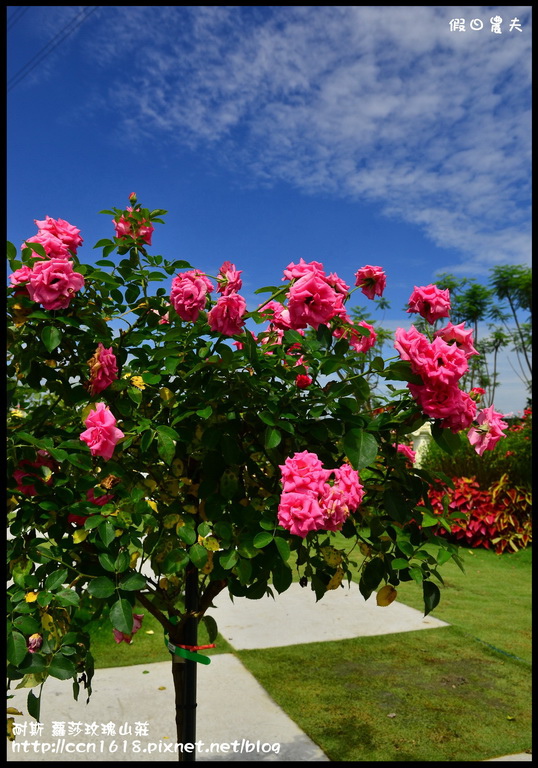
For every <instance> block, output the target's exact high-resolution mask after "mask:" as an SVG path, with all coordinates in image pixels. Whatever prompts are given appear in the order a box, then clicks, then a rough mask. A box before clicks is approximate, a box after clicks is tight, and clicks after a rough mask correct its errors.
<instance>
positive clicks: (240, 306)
mask: <svg viewBox="0 0 538 768" xmlns="http://www.w3.org/2000/svg"><path fill="white" fill-rule="evenodd" d="M246 311H247V303H246V301H245V299H244V298H243V297H242V296H240V295H239V294H238V293H230V294H229V295H228V296H221V297H220V299H219V300H218V301H217V303H216V304H215V306H214V307H213V309H212V310H211V311H210V312H209V313H208V315H207V322H208V323H209V327H210V328H211V330H212V331H217V332H218V333H222V334H223V335H224V336H235V335H236V334H237V333H241V330H242V329H243V326H244V324H245V321H244V320H243V315H244V314H245V312H246Z"/></svg>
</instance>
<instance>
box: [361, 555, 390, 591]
mask: <svg viewBox="0 0 538 768" xmlns="http://www.w3.org/2000/svg"><path fill="white" fill-rule="evenodd" d="M385 570H386V569H385V563H384V562H383V560H382V559H381V558H380V557H374V559H373V560H370V562H369V563H366V567H365V568H364V570H363V572H362V576H361V580H360V582H359V589H360V591H361V594H362V595H363V597H365V595H364V592H363V589H364V590H367V591H368V597H369V596H370V595H371V593H372V592H373V591H374V589H377V587H378V586H379V584H380V582H381V579H382V578H383V577H384V576H385ZM365 599H368V598H366V597H365Z"/></svg>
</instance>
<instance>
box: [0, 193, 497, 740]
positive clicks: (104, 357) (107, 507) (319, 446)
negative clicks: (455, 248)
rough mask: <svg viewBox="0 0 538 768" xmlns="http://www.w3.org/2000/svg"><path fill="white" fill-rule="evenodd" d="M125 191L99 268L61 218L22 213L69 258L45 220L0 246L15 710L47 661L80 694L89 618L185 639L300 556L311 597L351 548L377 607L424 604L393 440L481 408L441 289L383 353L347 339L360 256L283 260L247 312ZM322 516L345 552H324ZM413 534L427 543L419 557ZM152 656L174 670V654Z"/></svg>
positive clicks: (427, 528) (234, 286)
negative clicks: (412, 588)
mask: <svg viewBox="0 0 538 768" xmlns="http://www.w3.org/2000/svg"><path fill="white" fill-rule="evenodd" d="M129 203H130V205H129V206H128V207H127V208H126V209H124V210H121V209H113V210H109V211H104V212H103V213H105V214H106V215H108V216H112V217H113V222H114V230H115V235H116V236H115V237H112V238H106V239H103V240H100V241H99V242H98V243H97V245H96V246H95V247H96V248H101V249H102V257H101V258H99V259H97V261H96V262H95V264H90V263H88V262H83V261H81V259H80V257H79V254H78V252H77V248H78V247H79V245H80V244H81V242H82V241H81V239H80V237H79V230H78V229H77V228H76V227H74V226H73V225H70V224H68V223H67V222H65V221H63V220H61V219H58V220H53V219H51V218H50V217H46V218H45V219H44V221H41V222H38V226H39V227H40V228H41V229H40V231H41V232H47V233H48V234H50V235H51V237H55V238H57V239H58V241H59V242H61V243H63V245H64V246H65V247H67V250H68V254H67V257H66V258H59V257H58V250H57V249H56V250H55V249H54V248H52V245H51V244H50V243H51V241H50V240H47V239H46V238H45V237H43V238H41V239H40V240H35V239H34V240H33V241H32V238H30V239H29V240H27V241H25V246H24V247H23V249H22V252H21V254H20V255H17V251H16V249H15V248H14V246H13V245H11V244H9V246H8V255H9V260H10V266H11V269H12V275H11V279H10V282H11V284H12V288H11V289H10V298H9V309H10V312H11V315H10V316H11V322H10V324H9V326H8V341H9V361H8V378H9V387H10V401H11V408H10V418H9V422H8V431H9V441H8V442H9V444H8V459H9V463H8V471H9V479H8V488H9V497H8V510H9V511H8V527H9V531H10V537H11V538H10V539H9V542H8V553H7V554H8V567H9V577H10V584H9V587H8V662H9V665H8V677H9V679H10V681H17V684H18V685H19V686H24V687H28V688H29V689H30V691H29V695H28V710H29V713H30V714H31V715H33V716H34V717H39V702H40V695H41V688H42V684H43V683H44V681H45V680H46V678H47V677H48V676H53V677H57V678H60V679H66V680H68V679H70V680H72V682H73V684H74V692H75V695H78V691H79V688H80V685H81V684H83V685H84V686H85V687H86V688H87V689H88V690H90V689H91V677H92V672H93V660H92V656H91V650H90V647H89V635H88V632H87V627H88V624H89V622H90V621H91V620H92V619H93V617H94V616H95V615H100V616H101V617H102V618H103V619H108V620H109V621H110V624H111V640H112V630H114V637H115V638H116V640H117V641H118V638H120V636H121V640H125V639H128V641H130V640H131V639H132V637H133V635H134V633H135V631H136V630H137V629H138V628H139V626H140V622H141V621H142V619H141V617H142V615H143V614H142V612H141V611H142V610H143V611H144V612H146V611H147V612H150V613H151V614H153V616H155V617H156V618H157V620H158V621H159V622H160V623H161V625H162V627H163V631H164V632H165V633H166V635H167V636H168V642H169V643H171V645H172V648H174V647H175V648H176V649H177V648H178V647H179V646H180V645H182V644H185V643H187V644H190V645H193V643H192V641H189V640H185V638H186V637H187V635H186V632H187V630H189V632H190V631H191V630H192V627H193V626H194V627H195V626H196V624H197V622H199V621H203V622H205V624H206V627H207V629H208V632H209V635H210V638H212V639H214V637H215V636H216V633H217V628H216V623H215V621H214V618H213V617H212V616H211V611H210V608H211V605H212V600H213V598H214V597H215V595H217V594H218V593H219V592H220V591H222V590H224V589H227V590H228V591H229V592H230V594H231V595H233V596H244V597H247V598H250V599H257V598H260V597H262V596H264V595H266V594H274V592H277V593H280V592H283V591H285V590H286V589H288V587H289V586H290V584H291V583H292V581H293V577H294V573H296V574H297V576H298V577H300V579H301V583H302V584H309V585H310V587H311V588H312V589H313V590H314V592H315V594H316V597H317V599H321V598H322V597H323V596H324V595H325V594H326V593H327V592H328V591H331V590H332V589H335V588H337V587H338V586H339V585H340V584H341V583H342V581H343V580H344V579H347V580H348V581H350V580H351V568H350V561H349V556H350V554H349V553H350V552H351V551H352V550H353V549H354V548H355V547H356V549H355V551H358V550H360V551H361V552H362V553H363V556H364V560H363V563H362V567H361V577H360V584H359V586H360V591H361V593H362V595H363V596H364V597H365V598H368V597H369V596H370V594H371V593H372V592H373V591H375V590H377V589H378V588H380V592H379V594H380V597H379V604H380V605H388V604H389V603H390V602H392V600H393V599H395V597H396V593H397V590H396V587H397V586H398V584H399V583H400V581H408V580H415V581H416V582H417V584H418V585H419V586H420V587H421V588H422V590H423V597H424V605H425V612H426V613H428V612H429V611H431V610H432V609H433V608H434V607H435V606H436V605H437V603H438V601H439V598H440V592H439V588H438V586H437V584H436V581H440V574H439V572H438V566H439V563H440V562H444V561H446V560H447V559H449V558H453V559H454V560H456V561H458V555H457V548H456V546H454V544H452V543H451V542H450V541H447V540H446V539H445V538H443V537H439V536H437V535H436V534H435V533H434V532H433V530H432V525H433V524H432V522H431V521H432V519H433V521H434V523H437V521H438V518H437V516H435V515H434V514H433V510H432V506H431V502H430V500H429V498H428V485H429V482H430V480H431V476H430V475H429V474H428V473H427V472H425V471H422V470H412V468H411V467H410V464H409V453H408V451H403V452H402V451H401V449H398V446H405V445H406V443H407V436H408V435H409V434H410V433H411V432H413V431H414V430H416V429H417V428H419V427H420V426H421V425H422V424H423V423H425V422H426V421H428V422H430V423H431V425H432V431H433V435H434V438H435V439H436V440H437V442H438V444H439V445H440V446H441V447H442V448H443V450H446V451H448V452H450V451H451V450H453V449H454V448H455V447H456V446H457V445H458V444H459V443H460V442H461V440H464V439H467V433H468V432H469V430H472V428H473V424H476V428H478V429H480V430H481V434H486V433H488V434H489V431H490V429H494V430H497V428H498V427H499V426H500V423H499V422H494V423H493V422H492V421H491V419H489V420H488V419H486V418H484V419H482V421H475V418H476V402H475V400H474V399H473V398H472V397H471V396H470V395H469V394H468V393H466V392H464V391H463V390H462V389H461V388H460V386H459V383H460V381H461V376H462V374H463V372H464V370H465V367H466V364H467V359H468V355H470V354H472V353H473V352H472V336H471V335H469V334H470V332H468V331H464V329H459V330H458V332H457V333H456V332H452V331H451V332H450V333H448V334H446V335H445V336H442V335H438V336H435V323H436V321H437V320H438V319H439V318H441V317H446V316H447V315H448V311H449V302H448V297H447V295H445V292H443V291H438V290H437V289H436V288H435V286H426V287H424V288H420V289H417V288H415V292H414V294H413V299H412V303H411V306H410V310H409V311H411V312H419V313H421V315H422V316H424V317H425V318H426V319H427V321H428V322H429V323H430V324H431V325H432V328H431V332H429V334H428V332H426V333H419V332H418V331H416V329H415V330H413V329H412V330H411V331H407V332H406V331H403V330H400V331H399V332H398V333H397V343H396V350H397V352H398V353H399V357H400V359H398V355H395V356H394V358H392V359H389V360H387V361H385V360H384V359H383V358H382V357H380V356H379V355H372V354H367V353H369V352H371V350H372V345H373V344H374V342H375V337H374V333H375V332H374V331H373V327H372V326H371V325H370V324H369V323H366V322H364V321H361V322H358V323H354V322H353V321H352V320H351V319H350V317H349V315H348V313H347V310H346V303H348V302H349V300H350V297H351V295H352V294H353V292H354V291H355V290H358V289H360V291H361V292H362V293H363V295H365V296H367V297H370V298H374V297H375V296H378V297H379V296H381V295H382V293H383V290H384V287H385V284H386V277H385V274H384V272H383V270H382V269H381V268H380V267H375V266H371V265H367V267H364V268H362V269H359V270H358V271H357V273H356V275H355V277H356V281H355V288H353V289H350V287H349V286H348V285H347V284H346V282H345V281H344V279H343V278H341V277H339V276H338V275H335V274H328V275H327V274H326V272H325V270H324V268H323V265H322V264H320V263H319V262H310V263H308V262H305V261H304V260H303V259H300V261H299V262H298V263H292V264H289V265H288V266H287V267H286V268H285V269H284V277H283V281H284V283H283V285H282V284H281V285H276V286H269V287H266V288H260V289H259V290H258V291H257V293H258V294H260V293H265V294H268V297H267V298H266V299H265V300H264V301H262V303H261V304H260V305H259V306H258V307H256V308H254V309H252V310H250V311H247V305H246V301H245V299H244V298H243V297H242V296H241V295H240V294H239V291H240V290H241V288H242V281H241V278H240V274H241V270H238V269H237V268H236V267H235V265H233V264H230V263H229V262H225V263H224V264H223V265H222V266H221V268H220V270H219V272H218V274H217V275H215V276H209V275H206V274H204V273H203V272H202V271H200V270H198V269H196V268H195V267H193V266H192V265H190V264H189V263H188V262H186V261H184V260H175V261H169V260H167V259H165V258H164V257H163V256H161V255H153V254H151V253H150V252H149V251H148V248H147V246H148V245H149V244H150V243H151V237H152V234H153V231H154V225H155V224H157V223H162V218H161V217H162V215H164V214H165V213H166V212H165V211H161V210H154V211H150V210H149V209H145V208H142V207H141V205H140V204H139V203H137V200H136V195H134V194H131V195H130V196H129ZM214 291H215V292H216V294H217V296H212V293H213V292H214ZM247 323H252V324H256V325H258V326H259V325H261V326H262V329H261V330H259V331H258V332H257V333H256V334H254V333H253V332H252V330H251V329H250V328H248V327H247ZM380 380H383V381H384V382H385V384H386V390H385V391H384V392H381V391H376V390H374V387H373V384H372V382H377V381H380ZM486 424H487V425H488V426H486ZM493 424H494V426H493ZM461 432H463V435H461V434H460V433H461ZM471 434H474V433H473V432H472V431H471ZM497 437H499V434H498V431H495V434H494V436H493V438H492V439H489V440H487V439H485V438H483V437H481V438H480V440H479V441H477V446H478V447H479V448H480V449H482V448H484V449H485V450H486V449H490V448H492V447H493V445H494V442H496V439H497ZM21 471H22V472H23V473H26V474H25V475H24V476H22V475H21V474H20V472H21ZM34 475H35V477H34ZM441 520H442V522H444V525H445V527H446V528H450V525H451V521H450V515H447V516H446V519H444V518H443V517H441ZM334 531H339V532H341V533H342V534H343V536H344V538H345V539H346V540H348V541H349V548H344V549H341V550H339V551H338V553H337V554H338V557H337V558H335V559H331V558H326V557H324V552H326V551H327V547H328V546H330V542H331V533H332V532H334ZM428 541H433V542H435V543H436V544H438V547H437V549H436V551H437V552H438V553H439V554H438V555H437V556H434V555H428V556H427V557H424V550H423V544H424V542H428ZM357 544H358V545H359V547H357V546H356V545H357ZM186 585H189V588H188V589H186ZM192 588H194V597H195V599H194V602H192V601H190V600H191V598H190V597H189V595H191V596H192ZM139 611H140V612H139ZM36 635H39V637H40V640H41V644H40V643H39V642H37V641H36ZM190 637H192V635H190ZM194 644H195V643H194ZM169 647H170V646H169ZM172 666H173V674H174V680H175V684H176V686H178V685H180V684H181V682H180V681H181V679H182V678H181V676H182V675H183V669H182V668H183V666H185V665H181V664H174V665H172ZM34 691H37V693H35V692H34ZM178 738H181V737H180V735H179V734H178Z"/></svg>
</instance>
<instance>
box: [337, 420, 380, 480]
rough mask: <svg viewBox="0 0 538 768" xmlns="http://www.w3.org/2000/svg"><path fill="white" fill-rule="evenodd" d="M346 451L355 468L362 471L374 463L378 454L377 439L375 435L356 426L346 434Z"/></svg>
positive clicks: (344, 442)
mask: <svg viewBox="0 0 538 768" xmlns="http://www.w3.org/2000/svg"><path fill="white" fill-rule="evenodd" d="M343 444H344V452H345V454H346V456H347V457H348V459H349V461H350V462H351V466H352V467H353V469H356V470H357V471H360V470H361V469H364V468H365V467H368V466H369V465H370V464H373V462H374V461H375V458H376V456H377V450H378V447H377V440H376V439H375V437H374V436H373V435H370V434H369V433H368V432H365V431H364V430H362V429H359V428H357V427H354V428H353V429H350V430H349V431H348V432H346V434H345V435H344V440H343Z"/></svg>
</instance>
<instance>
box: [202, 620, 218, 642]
mask: <svg viewBox="0 0 538 768" xmlns="http://www.w3.org/2000/svg"><path fill="white" fill-rule="evenodd" d="M202 621H203V622H204V624H205V628H206V630H207V636H208V639H209V642H210V643H212V642H213V641H214V640H216V639H217V636H218V634H219V631H218V628H217V622H216V621H215V619H214V618H213V617H212V616H202Z"/></svg>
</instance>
